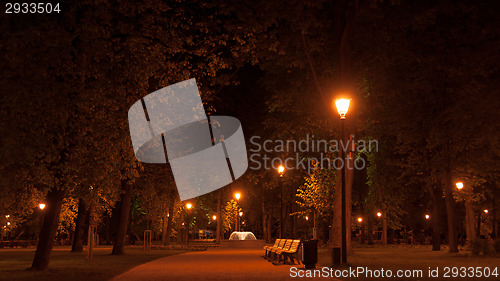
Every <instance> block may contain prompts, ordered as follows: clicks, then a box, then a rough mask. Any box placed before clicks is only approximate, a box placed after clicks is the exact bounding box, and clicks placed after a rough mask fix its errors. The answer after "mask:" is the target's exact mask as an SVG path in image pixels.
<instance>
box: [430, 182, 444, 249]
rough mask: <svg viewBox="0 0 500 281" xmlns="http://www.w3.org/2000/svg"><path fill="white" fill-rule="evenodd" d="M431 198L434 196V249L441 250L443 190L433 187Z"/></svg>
mask: <svg viewBox="0 0 500 281" xmlns="http://www.w3.org/2000/svg"><path fill="white" fill-rule="evenodd" d="M431 191H432V193H431V198H432V216H431V220H432V250H433V251H439V250H441V232H442V225H443V222H442V220H441V211H442V209H443V208H442V205H443V199H442V192H441V190H440V189H437V188H432V189H431Z"/></svg>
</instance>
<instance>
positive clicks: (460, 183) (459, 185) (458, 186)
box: [455, 181, 464, 190]
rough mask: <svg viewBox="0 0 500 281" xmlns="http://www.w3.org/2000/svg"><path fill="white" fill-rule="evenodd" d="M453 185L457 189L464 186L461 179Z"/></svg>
mask: <svg viewBox="0 0 500 281" xmlns="http://www.w3.org/2000/svg"><path fill="white" fill-rule="evenodd" d="M455 185H456V186H457V189H458V190H460V189H462V188H464V183H463V182H461V181H459V182H457V183H456V184H455Z"/></svg>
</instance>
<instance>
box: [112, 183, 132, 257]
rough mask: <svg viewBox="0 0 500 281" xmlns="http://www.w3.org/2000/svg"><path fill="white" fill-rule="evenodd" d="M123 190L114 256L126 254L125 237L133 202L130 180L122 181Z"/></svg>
mask: <svg viewBox="0 0 500 281" xmlns="http://www.w3.org/2000/svg"><path fill="white" fill-rule="evenodd" d="M121 185H122V189H123V190H124V191H125V192H124V193H123V194H122V195H121V204H120V215H119V217H118V227H117V231H116V235H115V239H114V243H113V251H112V253H111V254H112V255H123V254H124V253H125V236H126V235H127V227H128V221H129V215H130V203H131V200H132V185H131V184H129V183H128V180H122V182H121Z"/></svg>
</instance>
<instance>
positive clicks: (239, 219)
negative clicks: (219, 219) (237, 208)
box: [236, 212, 243, 231]
mask: <svg viewBox="0 0 500 281" xmlns="http://www.w3.org/2000/svg"><path fill="white" fill-rule="evenodd" d="M238 215H240V217H239V218H236V220H238V231H241V223H240V222H241V217H242V216H243V212H239V214H238Z"/></svg>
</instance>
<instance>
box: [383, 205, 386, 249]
mask: <svg viewBox="0 0 500 281" xmlns="http://www.w3.org/2000/svg"><path fill="white" fill-rule="evenodd" d="M382 245H387V210H386V209H384V211H383V214H382Z"/></svg>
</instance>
